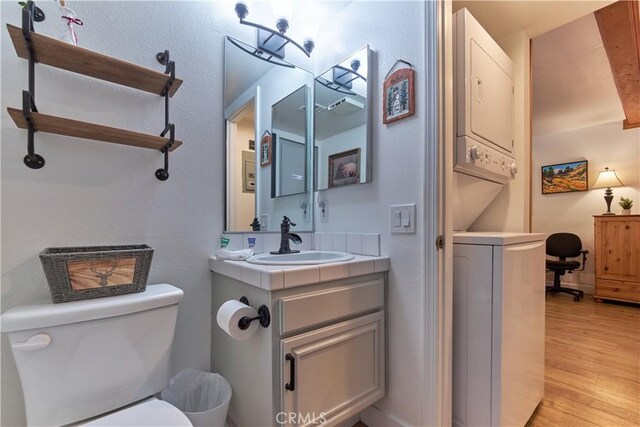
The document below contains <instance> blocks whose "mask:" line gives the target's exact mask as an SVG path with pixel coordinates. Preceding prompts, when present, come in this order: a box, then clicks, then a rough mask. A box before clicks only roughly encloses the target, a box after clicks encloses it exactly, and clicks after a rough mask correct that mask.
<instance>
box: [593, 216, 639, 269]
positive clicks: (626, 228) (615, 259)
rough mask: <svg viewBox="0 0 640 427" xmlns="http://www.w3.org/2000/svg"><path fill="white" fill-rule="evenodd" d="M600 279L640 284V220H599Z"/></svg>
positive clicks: (597, 245) (598, 259)
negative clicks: (638, 282)
mask: <svg viewBox="0 0 640 427" xmlns="http://www.w3.org/2000/svg"><path fill="white" fill-rule="evenodd" d="M596 277H602V278H608V279H617V280H630V281H640V220H639V219H638V218H635V219H632V218H630V219H622V218H612V219H609V218H602V219H601V218H598V219H597V220H596Z"/></svg>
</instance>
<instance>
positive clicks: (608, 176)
mask: <svg viewBox="0 0 640 427" xmlns="http://www.w3.org/2000/svg"><path fill="white" fill-rule="evenodd" d="M622 186H624V184H623V183H622V181H620V179H619V178H618V175H617V174H616V171H615V170H609V168H604V170H603V171H600V173H599V174H598V178H597V179H596V182H594V183H593V186H592V187H591V188H606V190H604V201H605V202H607V211H606V212H605V213H603V214H602V215H615V214H614V213H613V212H611V201H612V200H613V190H612V189H611V187H622Z"/></svg>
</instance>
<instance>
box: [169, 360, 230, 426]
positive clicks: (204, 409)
mask: <svg viewBox="0 0 640 427" xmlns="http://www.w3.org/2000/svg"><path fill="white" fill-rule="evenodd" d="M161 397H162V400H164V401H166V402H169V403H170V404H172V405H173V406H175V407H176V408H178V409H180V410H181V411H182V412H183V413H184V414H185V415H186V416H187V418H189V420H190V421H191V423H192V424H193V425H194V426H195V427H225V422H226V419H227V410H228V409H229V402H230V401H231V386H230V385H229V382H227V380H226V379H225V378H224V377H223V376H222V375H220V374H213V373H211V372H204V371H196V370H194V369H186V370H184V371H182V372H180V373H179V374H178V375H176V376H175V377H173V378H172V379H171V381H170V382H169V387H167V388H166V389H164V390H163V391H162V393H161Z"/></svg>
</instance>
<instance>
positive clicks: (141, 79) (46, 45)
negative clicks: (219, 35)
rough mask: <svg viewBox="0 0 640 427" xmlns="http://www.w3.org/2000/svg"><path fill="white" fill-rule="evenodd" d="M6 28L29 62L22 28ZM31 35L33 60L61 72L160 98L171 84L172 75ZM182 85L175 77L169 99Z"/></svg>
mask: <svg viewBox="0 0 640 427" xmlns="http://www.w3.org/2000/svg"><path fill="white" fill-rule="evenodd" d="M7 29H8V30H9V35H10V36H11V41H12V42H13V47H14V48H15V49H16V53H17V54H18V56H19V57H20V58H24V59H27V60H28V59H29V49H28V48H27V43H26V41H25V39H24V35H23V34H22V29H21V28H19V27H16V26H14V25H10V24H7ZM30 36H31V43H32V46H33V53H34V60H35V62H37V63H40V64H45V65H50V66H52V67H56V68H60V69H62V70H67V71H71V72H74V73H78V74H82V75H85V76H89V77H94V78H97V79H101V80H105V81H108V82H111V83H117V84H119V85H123V86H128V87H131V88H134V89H140V90H142V91H145V92H149V93H153V94H155V95H161V96H162V95H163V93H164V88H165V86H166V84H167V82H168V81H169V77H170V76H168V75H166V74H163V73H161V72H159V71H154V70H150V69H148V68H144V67H141V66H139V65H135V64H132V63H130V62H126V61H122V60H120V59H115V58H112V57H110V56H106V55H103V54H101V53H97V52H93V51H90V50H88V49H84V48H81V47H78V46H73V45H71V44H69V43H65V42H63V41H60V40H56V39H52V38H51V37H47V36H43V35H42V34H38V33H36V32H31V33H30ZM181 84H182V80H180V79H178V78H176V79H175V80H174V82H173V84H172V85H171V88H170V89H169V96H173V95H174V94H175V93H176V91H177V90H178V88H179V87H180V85H181Z"/></svg>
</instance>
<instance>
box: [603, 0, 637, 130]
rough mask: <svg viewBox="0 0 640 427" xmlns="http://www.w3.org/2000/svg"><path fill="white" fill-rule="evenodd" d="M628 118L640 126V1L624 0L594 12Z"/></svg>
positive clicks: (629, 125) (626, 126) (632, 124)
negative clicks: (639, 6) (639, 5)
mask: <svg viewBox="0 0 640 427" xmlns="http://www.w3.org/2000/svg"><path fill="white" fill-rule="evenodd" d="M594 14H595V16H596V21H597V22H598V28H599V29H600V35H601V36H602V43H603V45H604V49H605V51H606V52H607V57H608V58H609V64H610V65H611V72H612V73H613V80H614V81H615V84H616V88H617V89H618V96H619V97H620V102H621V103H622V109H623V110H624V115H625V120H624V123H623V128H624V129H631V128H636V127H640V12H639V9H638V0H621V1H618V2H616V3H613V4H611V5H609V6H606V7H603V8H602V9H600V10H597V11H595V12H594Z"/></svg>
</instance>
